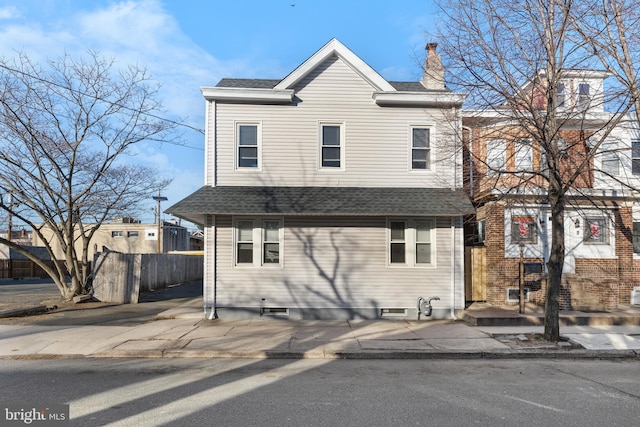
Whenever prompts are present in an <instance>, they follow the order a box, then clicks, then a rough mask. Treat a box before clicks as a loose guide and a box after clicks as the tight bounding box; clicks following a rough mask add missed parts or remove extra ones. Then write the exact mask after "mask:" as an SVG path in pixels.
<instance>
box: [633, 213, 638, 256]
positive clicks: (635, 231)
mask: <svg viewBox="0 0 640 427" xmlns="http://www.w3.org/2000/svg"><path fill="white" fill-rule="evenodd" d="M633 253H634V254H635V255H640V221H633Z"/></svg>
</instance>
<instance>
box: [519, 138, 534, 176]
mask: <svg viewBox="0 0 640 427" xmlns="http://www.w3.org/2000/svg"><path fill="white" fill-rule="evenodd" d="M515 150H516V171H520V172H525V171H531V170H532V169H533V147H532V146H531V140H530V139H526V138H520V139H516V140H515Z"/></svg>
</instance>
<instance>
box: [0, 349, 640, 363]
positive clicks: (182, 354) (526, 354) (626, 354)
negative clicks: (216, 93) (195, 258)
mask: <svg viewBox="0 0 640 427" xmlns="http://www.w3.org/2000/svg"><path fill="white" fill-rule="evenodd" d="M86 358H119V359H149V358H153V359H162V358H165V359H177V358H191V359H230V358H233V359H327V360H339V359H342V360H376V359H377V360H460V359H466V360H471V359H476V360H507V359H514V360H517V359H543V360H552V359H558V360H570V359H581V360H587V359H592V360H596V359H598V360H623V359H640V352H636V351H634V350H571V351H563V350H560V351H546V350H521V351H520V350H513V349H512V350H491V351H450V350H435V351H411V350H405V351H402V350H401V351H398V350H389V351H384V350H382V351H270V350H256V351H251V350H248V351H226V350H182V349H164V350H160V349H154V350H120V351H118V350H108V351H104V352H100V353H94V354H87V355H84V354H65V355H59V354H23V355H15V356H10V355H7V356H0V359H2V360H39V359H86Z"/></svg>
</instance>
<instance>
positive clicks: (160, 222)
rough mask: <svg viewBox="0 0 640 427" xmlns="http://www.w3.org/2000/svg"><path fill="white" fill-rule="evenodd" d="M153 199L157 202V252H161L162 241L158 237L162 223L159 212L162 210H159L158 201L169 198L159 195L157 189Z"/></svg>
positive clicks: (159, 236)
mask: <svg viewBox="0 0 640 427" xmlns="http://www.w3.org/2000/svg"><path fill="white" fill-rule="evenodd" d="M153 200H155V201H156V202H158V210H157V213H158V253H162V246H161V245H162V242H161V241H160V239H161V234H160V233H161V232H162V225H161V224H162V219H161V215H160V212H162V211H161V210H160V203H161V202H164V201H167V200H169V199H167V198H166V197H164V196H161V195H160V190H158V195H157V196H153Z"/></svg>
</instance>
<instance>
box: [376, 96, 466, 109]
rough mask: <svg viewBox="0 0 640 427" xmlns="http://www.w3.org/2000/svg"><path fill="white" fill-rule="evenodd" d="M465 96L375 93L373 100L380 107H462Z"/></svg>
mask: <svg viewBox="0 0 640 427" xmlns="http://www.w3.org/2000/svg"><path fill="white" fill-rule="evenodd" d="M466 97H467V95H466V94H460V93H451V92H443V93H439V92H438V93H433V92H375V93H374V94H373V100H374V101H375V102H376V104H378V105H380V106H383V107H384V106H408V107H452V106H453V107H458V108H460V107H462V104H463V103H464V100H465V99H466Z"/></svg>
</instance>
